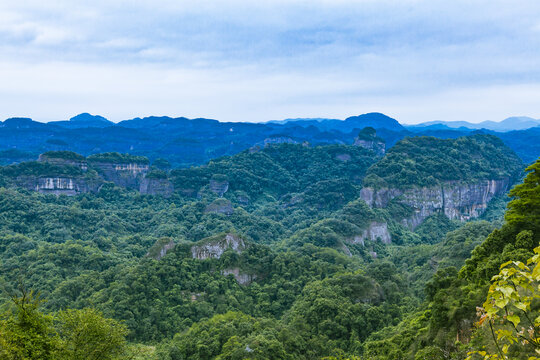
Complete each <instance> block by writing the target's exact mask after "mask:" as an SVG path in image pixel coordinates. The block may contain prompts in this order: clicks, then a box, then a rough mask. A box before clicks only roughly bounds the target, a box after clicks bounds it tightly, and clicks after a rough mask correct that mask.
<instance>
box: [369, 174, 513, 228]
mask: <svg viewBox="0 0 540 360" xmlns="http://www.w3.org/2000/svg"><path fill="white" fill-rule="evenodd" d="M509 186H510V181H509V179H508V178H504V179H497V180H483V181H479V182H475V183H460V182H455V181H448V182H445V183H443V184H441V185H437V186H432V187H412V188H410V189H378V190H375V189H373V188H364V189H362V190H361V192H360V197H361V198H362V199H363V200H364V201H365V202H366V203H367V204H368V205H370V206H372V207H379V208H380V207H386V206H387V205H388V203H389V202H390V201H391V200H393V199H395V200H396V201H399V202H400V203H402V204H405V205H407V206H410V207H411V208H412V209H413V214H412V216H410V217H408V218H405V219H403V220H402V222H403V224H404V225H406V226H408V227H409V228H411V229H414V228H416V227H417V226H418V225H420V224H421V223H422V221H424V219H425V218H427V217H428V216H430V215H433V214H435V213H437V212H442V213H444V214H445V215H446V216H447V217H448V218H449V219H452V220H460V221H467V220H470V219H474V218H477V217H479V216H480V215H482V213H483V212H484V211H485V210H486V208H487V205H488V203H489V202H490V201H491V199H493V198H494V197H495V196H497V195H501V194H504V193H505V192H507V191H508V188H509Z"/></svg>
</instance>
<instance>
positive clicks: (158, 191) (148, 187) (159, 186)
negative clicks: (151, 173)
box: [139, 178, 174, 197]
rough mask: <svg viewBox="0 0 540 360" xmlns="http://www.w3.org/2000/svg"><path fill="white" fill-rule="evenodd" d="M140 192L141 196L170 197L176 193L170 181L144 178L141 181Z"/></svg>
mask: <svg viewBox="0 0 540 360" xmlns="http://www.w3.org/2000/svg"><path fill="white" fill-rule="evenodd" d="M139 191H140V192H141V194H147V195H162V196H163V197H170V196H171V195H172V193H173V192H174V186H173V184H172V183H171V182H170V181H169V180H168V179H153V178H151V179H148V178H144V179H142V180H141V185H140V186H139Z"/></svg>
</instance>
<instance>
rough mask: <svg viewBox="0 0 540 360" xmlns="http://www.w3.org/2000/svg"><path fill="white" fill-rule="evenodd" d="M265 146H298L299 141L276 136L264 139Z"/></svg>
mask: <svg viewBox="0 0 540 360" xmlns="http://www.w3.org/2000/svg"><path fill="white" fill-rule="evenodd" d="M263 144H264V146H265V147H266V146H269V145H275V144H298V142H297V141H295V140H293V139H291V138H290V137H286V136H275V137H269V138H266V139H264V141H263Z"/></svg>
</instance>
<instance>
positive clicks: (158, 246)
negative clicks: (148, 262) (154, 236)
mask: <svg viewBox="0 0 540 360" xmlns="http://www.w3.org/2000/svg"><path fill="white" fill-rule="evenodd" d="M175 246H176V244H175V242H174V240H172V239H167V238H162V239H159V240H158V241H156V243H155V244H154V245H153V246H152V247H151V248H150V250H148V253H147V254H146V256H148V257H151V258H154V259H156V260H160V259H161V258H162V257H164V256H165V255H167V252H168V251H169V250H171V249H174V247H175Z"/></svg>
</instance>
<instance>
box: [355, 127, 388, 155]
mask: <svg viewBox="0 0 540 360" xmlns="http://www.w3.org/2000/svg"><path fill="white" fill-rule="evenodd" d="M353 145H354V146H361V147H363V148H365V149H368V150H371V151H373V152H374V153H375V154H377V155H380V156H382V155H384V153H385V152H386V144H385V142H384V140H383V139H381V138H380V137H378V136H377V132H376V131H375V129H374V128H372V127H366V128H364V129H362V131H360V133H359V134H358V136H357V137H356V138H355V139H354V144H353Z"/></svg>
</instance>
